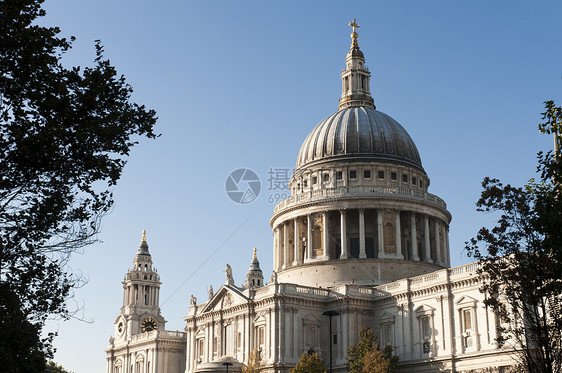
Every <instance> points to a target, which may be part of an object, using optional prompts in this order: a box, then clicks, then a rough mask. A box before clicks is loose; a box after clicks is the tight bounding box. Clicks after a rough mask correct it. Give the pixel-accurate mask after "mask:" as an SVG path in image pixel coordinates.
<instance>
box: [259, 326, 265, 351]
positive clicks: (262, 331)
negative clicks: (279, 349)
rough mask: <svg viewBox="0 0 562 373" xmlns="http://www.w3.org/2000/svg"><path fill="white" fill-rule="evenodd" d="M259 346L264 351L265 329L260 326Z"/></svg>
mask: <svg viewBox="0 0 562 373" xmlns="http://www.w3.org/2000/svg"><path fill="white" fill-rule="evenodd" d="M258 345H259V346H260V347H261V348H262V349H263V348H264V347H265V327H263V326H260V327H259V329H258Z"/></svg>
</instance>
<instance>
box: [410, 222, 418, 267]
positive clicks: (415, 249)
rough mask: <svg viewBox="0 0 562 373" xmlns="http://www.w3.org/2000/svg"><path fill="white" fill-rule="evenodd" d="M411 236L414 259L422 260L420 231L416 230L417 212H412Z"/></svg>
mask: <svg viewBox="0 0 562 373" xmlns="http://www.w3.org/2000/svg"><path fill="white" fill-rule="evenodd" d="M410 236H411V238H412V257H411V258H410V259H412V260H420V256H419V254H418V232H417V230H416V213H415V212H412V213H411V214H410Z"/></svg>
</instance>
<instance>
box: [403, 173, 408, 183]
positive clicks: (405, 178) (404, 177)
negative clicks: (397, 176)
mask: <svg viewBox="0 0 562 373" xmlns="http://www.w3.org/2000/svg"><path fill="white" fill-rule="evenodd" d="M402 181H403V182H404V183H407V182H408V175H406V174H402Z"/></svg>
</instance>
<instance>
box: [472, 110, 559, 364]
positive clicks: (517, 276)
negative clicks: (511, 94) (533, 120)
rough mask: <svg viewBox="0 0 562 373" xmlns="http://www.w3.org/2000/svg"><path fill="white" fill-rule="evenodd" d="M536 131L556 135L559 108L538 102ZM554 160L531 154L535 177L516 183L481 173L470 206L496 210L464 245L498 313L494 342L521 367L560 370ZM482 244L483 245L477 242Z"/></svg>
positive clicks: (551, 156) (552, 156) (553, 154)
mask: <svg viewBox="0 0 562 373" xmlns="http://www.w3.org/2000/svg"><path fill="white" fill-rule="evenodd" d="M546 109H547V110H546V112H545V113H543V120H544V121H545V122H544V123H542V124H540V125H539V130H540V131H541V132H543V133H549V134H555V143H556V144H557V145H558V149H560V144H561V143H560V141H561V140H560V136H558V135H557V134H558V133H559V131H560V129H561V127H560V124H561V121H562V109H561V108H560V107H555V106H554V103H553V102H552V101H548V102H546ZM561 161H562V158H561V157H560V155H559V154H558V153H557V152H548V153H546V154H543V153H539V154H538V167H537V169H538V172H539V175H540V178H539V180H538V181H536V180H533V179H531V180H530V182H529V183H528V184H527V185H525V186H524V187H513V186H511V185H509V184H508V185H503V184H502V183H501V182H500V181H499V180H497V179H490V178H485V179H484V181H483V183H482V186H483V191H482V195H481V197H480V199H479V200H478V202H477V209H478V211H483V212H499V214H500V216H499V219H498V222H497V224H496V225H495V226H494V227H493V228H492V229H488V228H485V227H483V228H481V229H480V230H479V232H478V234H477V236H476V237H475V238H472V239H471V240H470V242H467V244H466V248H467V250H468V253H469V255H472V256H474V257H475V258H476V259H478V260H479V261H480V265H481V267H480V270H479V271H480V273H481V274H483V275H484V276H485V277H486V278H487V281H486V282H485V283H484V285H483V286H482V288H481V291H482V292H484V293H486V294H487V295H488V296H487V297H486V300H485V303H486V304H487V305H488V306H490V307H491V308H492V309H493V310H494V311H495V312H496V313H497V314H498V315H499V317H500V319H501V320H502V323H501V325H500V328H499V330H498V332H499V335H500V336H499V338H498V342H499V343H500V344H501V345H503V346H508V347H512V348H515V349H518V350H519V351H520V354H519V357H520V359H519V360H520V361H519V362H520V364H521V365H523V366H524V367H525V369H526V370H527V371H528V372H562V342H561V340H560V335H561V334H562V308H561V306H560V302H561V299H560V297H561V295H560V294H562V276H561V275H560V274H561V273H562V229H561V227H562V198H561V197H562V195H561V186H562V178H561V175H562V162H561ZM481 246H483V247H481Z"/></svg>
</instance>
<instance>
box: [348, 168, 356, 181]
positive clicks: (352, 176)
mask: <svg viewBox="0 0 562 373" xmlns="http://www.w3.org/2000/svg"><path fill="white" fill-rule="evenodd" d="M349 178H350V179H357V171H355V170H352V171H349Z"/></svg>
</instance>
